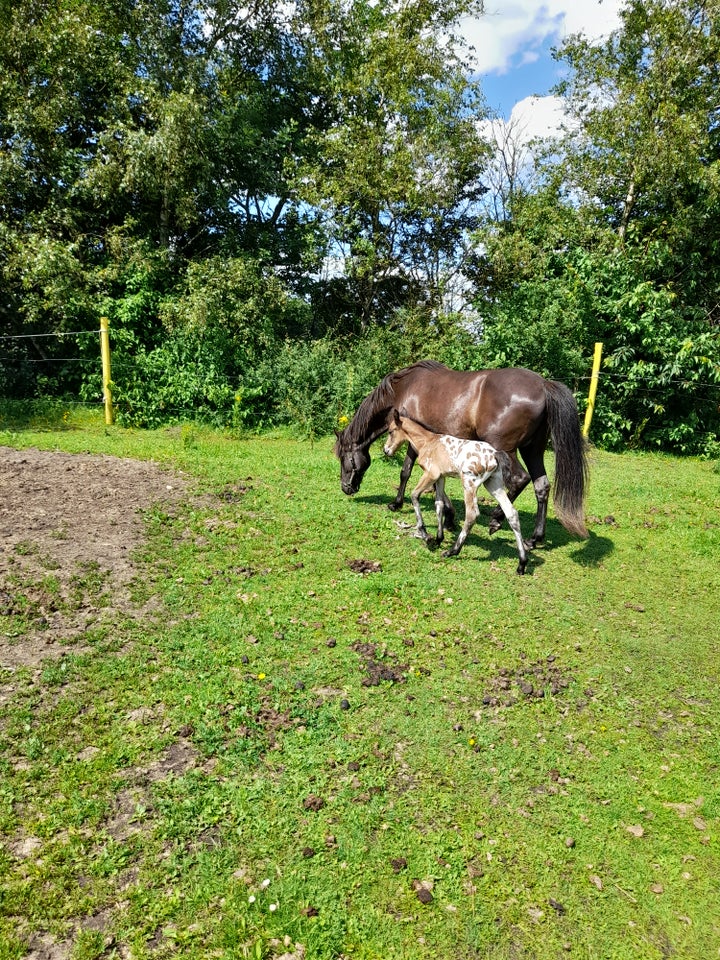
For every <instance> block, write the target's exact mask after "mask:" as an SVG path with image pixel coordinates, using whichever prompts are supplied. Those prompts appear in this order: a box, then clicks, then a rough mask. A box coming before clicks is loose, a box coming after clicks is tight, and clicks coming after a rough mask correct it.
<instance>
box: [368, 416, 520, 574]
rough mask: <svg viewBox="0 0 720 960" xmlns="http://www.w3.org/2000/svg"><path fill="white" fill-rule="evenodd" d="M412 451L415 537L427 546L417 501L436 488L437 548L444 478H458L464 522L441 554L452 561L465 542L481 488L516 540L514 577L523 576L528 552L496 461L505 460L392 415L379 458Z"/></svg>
mask: <svg viewBox="0 0 720 960" xmlns="http://www.w3.org/2000/svg"><path fill="white" fill-rule="evenodd" d="M406 440H407V441H408V443H410V444H411V445H412V446H413V447H414V449H415V450H416V451H417V462H418V463H419V464H420V466H421V467H422V469H423V475H422V478H421V480H420V483H418V485H417V486H416V487H415V489H414V490H413V492H412V494H411V496H410V499H411V500H412V505H413V508H414V510H415V516H416V517H417V534H416V535H417V536H418V537H420V538H422V539H423V540H425V541H426V542H427V541H428V540H430V535H429V534H428V532H427V529H426V527H425V524H424V522H423V518H422V514H421V512H420V495H421V494H423V493H425V492H426V491H427V490H429V489H430V488H431V487H432V486H434V487H435V513H436V515H437V542H438V543H442V540H443V537H444V535H445V531H444V529H443V493H444V490H445V477H448V476H455V477H460V480H461V481H462V485H463V491H464V493H465V522H464V523H463V528H462V530H461V531H460V533H459V534H458V537H457V539H456V540H455V543H454V544H453V545H452V547H451V548H450V549H449V550H446V551H445V556H446V557H455V556H457V554H458V553H460V550H461V549H462V545H463V544H464V543H465V540H466V539H467V535H468V533H470V530H471V529H472V526H473V524H474V523H475V521H476V520H477V518H478V513H479V509H478V502H477V497H478V490H479V488H480V484H483V486H484V487H485V489H486V490H487V491H488V493H490V494H491V495H492V496H493V497H494V498H495V499H496V500H497V502H498V503H499V504H500V507H501V508H502V511H503V513H504V514H505V516H506V517H507V521H508V523H509V524H510V527H511V528H512V531H513V533H514V534H515V540H516V542H517V547H518V553H519V554H520V562H519V563H518V567H517V572H518V573H525V567H526V565H527V551H526V549H525V544H524V543H523V539H522V535H521V533H520V518H519V516H518V512H517V510H516V509H515V507H514V506H513V505H512V503H511V502H510V499H509V497H508V495H507V493H505V487H504V485H503V475H502V468H501V463H500V461H501V460H502V459H503V458H504V457H507V454H505V453H503V452H502V451H498V450H495V449H494V448H493V447H491V446H490V444H489V443H484V442H483V441H482V440H460V439H458V438H457V437H451V436H448V435H447V434H444V433H432V432H431V431H430V430H428V429H427V428H426V427H424V426H423V425H422V424H421V423H418V421H417V420H413V419H412V417H409V416H407V414H406V413H405V412H404V411H400V412H399V411H398V410H393V412H392V413H391V414H390V417H389V419H388V438H387V441H386V443H385V447H384V453H385V454H386V455H387V456H392V454H393V453H395V451H396V450H397V449H398V447H400V446H401V445H402V444H403V443H404V442H405V441H406Z"/></svg>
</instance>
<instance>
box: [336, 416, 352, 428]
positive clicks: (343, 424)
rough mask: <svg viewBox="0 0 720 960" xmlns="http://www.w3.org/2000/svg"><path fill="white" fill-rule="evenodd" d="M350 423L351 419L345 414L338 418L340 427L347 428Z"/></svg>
mask: <svg viewBox="0 0 720 960" xmlns="http://www.w3.org/2000/svg"><path fill="white" fill-rule="evenodd" d="M349 422H350V419H349V417H346V416H345V414H343V415H342V416H341V417H338V425H339V426H341V427H346V426H347V425H348V423H349Z"/></svg>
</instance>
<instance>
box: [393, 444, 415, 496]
mask: <svg viewBox="0 0 720 960" xmlns="http://www.w3.org/2000/svg"><path fill="white" fill-rule="evenodd" d="M416 460H417V451H416V450H415V448H414V447H413V446H411V445H410V444H408V447H407V450H406V452H405V459H404V461H403V465H402V469H401V470H400V486H399V487H398V491H397V495H396V497H395V499H394V500H393V502H392V503H389V504H388V510H400V509H402V505H403V500H404V499H405V487H407V483H408V480H409V479H410V474H411V473H412V468H413V467H414V466H415V461H416Z"/></svg>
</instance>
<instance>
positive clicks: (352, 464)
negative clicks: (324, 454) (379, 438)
mask: <svg viewBox="0 0 720 960" xmlns="http://www.w3.org/2000/svg"><path fill="white" fill-rule="evenodd" d="M335 455H336V456H337V458H338V460H339V461H340V486H341V487H342V492H343V493H346V494H347V495H348V496H352V494H354V493H357V492H358V490H359V489H360V484H361V483H362V479H363V477H364V476H365V471H366V470H367V468H368V467H369V466H370V451H369V449H368V447H367V446H360V445H359V444H353V443H343V435H342V434H340V436H339V437H338V439H337V443H336V444H335Z"/></svg>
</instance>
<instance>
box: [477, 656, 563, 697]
mask: <svg viewBox="0 0 720 960" xmlns="http://www.w3.org/2000/svg"><path fill="white" fill-rule="evenodd" d="M572 679H573V678H572V676H571V675H570V674H568V673H566V672H565V671H564V670H563V669H562V668H561V667H559V666H558V665H557V663H556V662H555V657H554V656H552V655H551V656H549V657H546V658H545V659H544V660H536V661H534V662H533V663H523V664H522V665H521V666H519V667H516V668H515V669H514V670H513V669H511V668H509V667H501V668H500V670H499V671H498V672H497V674H496V675H495V676H494V677H491V678H490V680H489V686H488V689H487V690H486V692H485V694H484V696H483V698H482V702H483V706H486V707H512V706H513V705H514V704H516V703H518V702H519V701H521V700H541V699H543V697H545V696H553V697H555V696H558V695H559V694H562V693H564V692H565V690H566V689H567V688H568V686H569V684H570V682H571V680H572Z"/></svg>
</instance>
